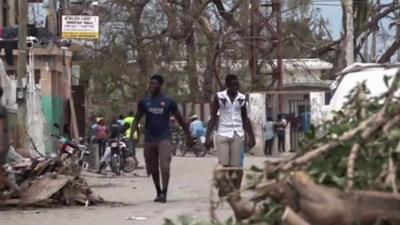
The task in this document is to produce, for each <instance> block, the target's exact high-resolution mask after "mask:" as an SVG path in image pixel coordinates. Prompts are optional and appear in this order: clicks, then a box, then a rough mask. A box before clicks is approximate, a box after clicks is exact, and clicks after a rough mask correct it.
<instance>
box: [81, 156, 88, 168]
mask: <svg viewBox="0 0 400 225" xmlns="http://www.w3.org/2000/svg"><path fill="white" fill-rule="evenodd" d="M80 166H81V169H82V170H87V169H88V168H89V163H88V160H87V156H86V155H85V156H83V159H82V161H81V162H80Z"/></svg>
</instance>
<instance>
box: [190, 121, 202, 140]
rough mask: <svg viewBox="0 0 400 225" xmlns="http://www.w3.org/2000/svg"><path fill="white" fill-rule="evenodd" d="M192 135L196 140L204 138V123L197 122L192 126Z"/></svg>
mask: <svg viewBox="0 0 400 225" xmlns="http://www.w3.org/2000/svg"><path fill="white" fill-rule="evenodd" d="M190 133H191V135H192V137H194V138H200V137H201V136H204V128H203V122H201V121H200V120H195V121H193V122H192V123H191V124H190Z"/></svg>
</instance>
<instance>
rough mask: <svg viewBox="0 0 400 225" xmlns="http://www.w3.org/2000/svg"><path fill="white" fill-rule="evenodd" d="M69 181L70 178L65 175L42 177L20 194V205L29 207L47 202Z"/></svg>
mask: <svg viewBox="0 0 400 225" xmlns="http://www.w3.org/2000/svg"><path fill="white" fill-rule="evenodd" d="M71 180H72V177H71V176H65V175H56V176H55V175H47V176H45V177H42V178H40V179H38V180H37V181H36V182H35V183H34V184H32V186H30V187H29V188H28V190H26V191H25V192H24V193H23V194H22V196H21V203H22V204H28V205H29V204H34V203H39V202H42V201H44V200H47V199H49V198H50V197H51V196H52V195H53V194H55V193H56V192H58V191H59V190H60V189H61V188H63V187H64V186H65V185H66V184H67V183H68V182H69V181H71Z"/></svg>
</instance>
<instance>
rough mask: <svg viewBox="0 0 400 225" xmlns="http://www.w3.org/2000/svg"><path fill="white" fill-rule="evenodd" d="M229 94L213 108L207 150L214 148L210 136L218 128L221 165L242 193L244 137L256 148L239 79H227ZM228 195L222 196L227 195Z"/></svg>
mask: <svg viewBox="0 0 400 225" xmlns="http://www.w3.org/2000/svg"><path fill="white" fill-rule="evenodd" d="M225 85H226V88H227V89H226V90H224V91H221V92H218V93H217V94H216V95H215V96H214V99H213V102H212V104H211V119H210V121H209V123H208V127H207V133H206V142H205V146H206V148H207V149H209V148H210V147H211V145H212V138H211V133H212V131H213V129H214V128H215V125H217V136H216V143H215V146H216V149H217V155H218V161H219V164H220V165H222V166H223V167H231V168H230V171H231V172H230V173H229V174H230V176H231V179H232V182H233V184H234V185H235V188H236V189H240V185H241V181H242V177H243V169H242V165H243V164H242V162H241V161H242V154H244V153H243V152H242V151H243V149H244V148H242V146H243V142H244V135H245V133H246V135H247V138H246V140H247V145H248V147H250V148H252V147H253V146H254V145H255V138H254V133H253V129H252V127H251V123H250V120H249V118H248V117H247V109H246V108H247V107H246V102H247V101H246V96H245V95H244V94H242V93H240V92H239V79H238V77H237V76H236V75H234V74H228V75H227V76H226V78H225ZM226 194H227V193H221V192H220V196H221V195H226Z"/></svg>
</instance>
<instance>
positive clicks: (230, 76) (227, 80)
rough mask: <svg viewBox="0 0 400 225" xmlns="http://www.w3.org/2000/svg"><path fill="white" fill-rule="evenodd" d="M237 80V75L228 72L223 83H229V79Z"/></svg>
mask: <svg viewBox="0 0 400 225" xmlns="http://www.w3.org/2000/svg"><path fill="white" fill-rule="evenodd" d="M234 80H238V77H237V76H236V75H235V74H232V73H230V74H228V75H226V77H225V84H229V83H230V82H231V81H234Z"/></svg>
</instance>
